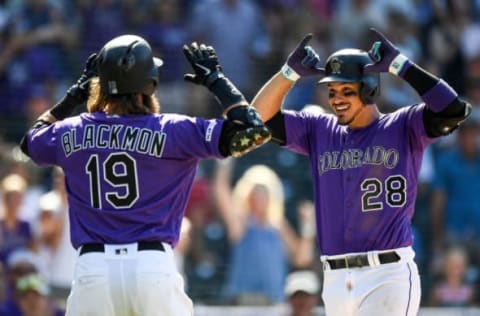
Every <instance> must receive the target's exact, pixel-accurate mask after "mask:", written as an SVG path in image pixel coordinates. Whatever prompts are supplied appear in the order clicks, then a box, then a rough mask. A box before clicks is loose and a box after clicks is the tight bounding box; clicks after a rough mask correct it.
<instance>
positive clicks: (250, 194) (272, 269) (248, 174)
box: [213, 159, 316, 305]
mask: <svg viewBox="0 0 480 316" xmlns="http://www.w3.org/2000/svg"><path fill="white" fill-rule="evenodd" d="M231 162H232V160H231V159H230V160H226V161H221V162H218V163H217V170H216V175H215V177H214V184H213V187H214V198H215V200H216V203H217V207H218V210H219V212H220V214H221V216H222V218H223V220H224V222H225V225H226V227H227V234H228V239H229V241H230V244H231V259H230V265H229V268H228V269H229V270H228V271H227V280H226V287H225V292H224V294H225V295H226V296H227V299H228V300H229V302H230V303H233V304H238V305H267V304H275V303H280V302H283V301H284V286H285V277H286V275H287V273H288V269H289V268H290V265H293V266H305V265H308V264H309V263H311V261H312V260H313V253H314V245H313V239H314V237H315V233H316V231H315V226H314V225H315V224H314V223H315V221H314V219H313V217H314V211H313V206H311V207H310V208H308V207H307V208H305V207H304V206H305V205H302V206H301V207H300V209H301V210H302V213H301V216H300V224H299V226H300V227H301V230H300V231H301V236H297V234H296V232H295V231H294V229H293V228H292V227H291V226H290V224H289V222H288V220H287V219H286V218H285V215H284V195H283V187H282V183H281V180H280V178H279V177H278V175H277V174H276V173H275V172H274V171H273V170H272V169H270V168H269V167H267V166H265V165H254V166H252V167H250V168H249V169H247V170H246V171H245V172H244V173H243V174H242V176H241V178H240V179H239V180H238V181H237V182H236V184H235V186H234V188H233V190H232V191H231V189H230V181H231V176H232V175H231V170H232V167H233V166H232V163H231Z"/></svg>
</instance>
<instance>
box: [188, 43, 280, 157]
mask: <svg viewBox="0 0 480 316" xmlns="http://www.w3.org/2000/svg"><path fill="white" fill-rule="evenodd" d="M183 53H184V55H185V57H186V58H187V60H188V61H189V63H190V64H191V66H192V68H193V71H194V74H190V73H189V74H185V75H184V79H185V80H186V81H189V82H193V83H195V84H200V85H203V86H205V87H207V88H208V89H209V90H210V91H212V93H213V94H214V95H215V97H216V98H217V100H218V101H219V103H220V105H221V106H222V108H223V116H224V117H225V118H226V119H227V120H228V122H226V123H225V126H224V129H223V132H222V140H221V141H222V142H223V144H221V146H223V150H222V152H223V153H224V154H226V155H232V156H233V157H240V156H243V155H244V154H246V153H248V152H250V151H252V150H254V149H256V148H257V147H260V146H261V145H263V144H265V143H266V142H268V141H269V140H270V138H271V132H270V130H269V129H268V128H267V127H266V126H265V125H264V124H263V122H262V119H261V118H260V116H259V114H258V112H257V111H256V110H255V108H253V107H252V106H250V105H249V104H248V102H247V100H246V99H245V97H244V96H243V94H242V93H241V92H240V91H239V90H238V89H237V88H236V87H235V85H234V84H233V83H232V82H231V81H230V80H229V79H228V78H227V77H225V75H224V74H223V72H222V67H221V65H220V63H219V61H218V57H217V54H216V52H215V49H214V48H213V47H212V46H207V45H205V44H200V45H198V44H197V43H195V42H194V43H192V44H190V45H189V46H188V45H184V46H183Z"/></svg>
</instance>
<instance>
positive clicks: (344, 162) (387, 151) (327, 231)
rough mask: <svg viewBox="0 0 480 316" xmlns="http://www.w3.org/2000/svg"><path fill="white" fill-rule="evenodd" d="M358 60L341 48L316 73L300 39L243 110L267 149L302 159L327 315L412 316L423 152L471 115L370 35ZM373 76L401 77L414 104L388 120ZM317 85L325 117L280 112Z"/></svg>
mask: <svg viewBox="0 0 480 316" xmlns="http://www.w3.org/2000/svg"><path fill="white" fill-rule="evenodd" d="M372 32H373V35H374V36H376V38H377V41H375V42H374V43H373V45H372V48H371V49H370V50H369V51H368V52H366V51H363V50H359V49H341V50H339V51H336V52H334V53H333V54H332V55H330V56H329V57H328V59H327V60H326V62H325V65H324V68H322V67H320V66H319V65H320V60H319V57H318V55H317V54H316V53H315V51H314V50H313V49H312V47H311V46H309V45H308V41H309V40H310V39H311V37H312V35H311V34H309V35H307V36H306V37H305V38H304V39H303V40H302V41H301V42H300V43H299V45H298V46H297V47H296V48H295V50H294V51H293V52H292V53H291V54H290V55H289V57H288V59H287V61H286V63H285V64H284V66H283V67H282V69H281V71H279V72H278V73H277V74H275V75H274V76H273V77H272V78H271V79H270V80H269V81H268V82H267V83H266V84H265V85H264V86H263V87H262V89H261V90H260V91H259V92H258V94H257V95H256V97H255V98H254V100H253V102H252V105H254V106H255V107H256V109H257V110H258V112H259V114H260V115H261V117H262V118H263V119H264V120H265V121H267V125H268V126H269V127H270V128H271V130H272V139H273V141H274V142H276V143H278V144H280V145H283V146H284V147H286V148H288V149H291V150H293V151H295V152H297V153H300V154H303V155H307V156H309V157H310V164H311V171H312V177H313V184H314V194H315V207H316V222H317V235H318V242H319V249H320V251H321V261H322V263H323V266H324V272H325V273H324V281H323V282H324V284H323V293H322V298H323V300H324V303H325V309H326V313H327V315H333V316H337V315H342V316H348V315H362V316H372V315H373V316H375V315H378V316H384V315H389V316H397V315H398V316H400V315H402V316H406V315H416V313H417V311H418V309H419V304H420V296H421V293H420V277H419V274H418V270H417V266H416V264H415V262H414V251H413V250H412V242H413V240H412V230H411V219H412V215H413V212H414V205H415V198H416V191H417V178H418V172H419V169H420V164H421V160H422V154H423V152H424V150H425V148H426V146H427V145H429V144H431V143H433V142H435V141H436V140H437V139H438V138H439V137H441V136H444V135H448V134H450V133H451V132H452V131H453V130H455V129H456V128H457V127H458V126H459V125H460V124H461V123H462V122H463V121H464V120H465V119H466V118H467V116H468V115H469V113H470V111H471V106H470V105H469V104H468V103H467V102H465V101H463V100H462V99H460V98H459V97H458V95H457V93H456V92H455V91H454V90H453V89H452V88H451V87H450V86H449V85H448V84H447V83H446V82H444V81H443V80H441V79H439V78H437V77H436V76H434V75H433V74H431V73H428V72H427V71H425V70H424V69H422V68H421V67H420V66H418V65H416V64H415V63H413V62H412V61H411V60H409V59H408V58H407V57H406V56H404V55H403V54H401V53H400V52H399V50H398V49H397V48H396V47H395V46H394V45H393V44H392V43H391V42H390V41H389V40H388V39H387V38H385V36H384V35H383V34H381V33H380V32H378V31H376V30H374V29H372ZM379 73H391V74H393V75H396V76H399V77H400V78H403V79H404V80H405V81H406V82H408V83H409V84H410V85H411V87H412V88H413V89H415V90H416V92H417V93H418V94H419V96H420V97H421V98H422V101H423V102H421V103H419V104H415V105H412V106H406V107H403V108H401V109H399V110H397V111H395V112H393V113H381V112H380V111H379V109H378V107H377V105H376V104H375V100H376V97H377V96H378V94H379ZM307 76H318V77H319V78H321V80H320V83H321V84H322V85H324V86H326V89H328V103H329V106H330V109H331V111H332V112H333V113H332V114H315V113H313V112H307V111H288V110H282V109H281V104H282V99H283V98H284V97H285V95H286V94H287V92H288V91H289V90H290V88H291V87H292V86H293V85H294V83H295V81H296V80H297V79H299V78H300V77H307Z"/></svg>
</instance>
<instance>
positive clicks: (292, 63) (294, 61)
mask: <svg viewBox="0 0 480 316" xmlns="http://www.w3.org/2000/svg"><path fill="white" fill-rule="evenodd" d="M312 37H313V35H312V34H307V35H305V37H304V38H303V40H302V41H301V42H300V43H299V44H298V45H297V46H296V47H295V49H294V50H293V51H292V52H291V53H290V55H288V58H287V62H286V63H285V65H284V66H283V67H282V74H283V75H284V76H285V78H287V79H289V80H292V81H296V80H298V79H299V78H300V77H310V76H322V75H324V74H325V70H324V69H323V68H321V67H320V57H319V56H318V54H317V53H316V52H315V50H314V49H313V48H312V47H311V46H310V45H307V44H308V42H310V40H311V39H312Z"/></svg>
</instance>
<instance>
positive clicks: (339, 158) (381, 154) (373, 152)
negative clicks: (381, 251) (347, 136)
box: [317, 146, 399, 175]
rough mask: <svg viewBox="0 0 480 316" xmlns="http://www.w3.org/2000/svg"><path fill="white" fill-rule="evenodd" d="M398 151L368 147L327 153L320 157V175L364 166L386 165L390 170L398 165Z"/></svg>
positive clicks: (318, 162) (318, 163)
mask: <svg viewBox="0 0 480 316" xmlns="http://www.w3.org/2000/svg"><path fill="white" fill-rule="evenodd" d="M398 158H399V154H398V150H397V149H395V148H388V149H385V148H383V147H381V146H373V147H366V148H365V149H359V148H350V149H345V150H343V151H341V152H340V151H326V152H324V153H322V154H321V155H318V161H317V166H318V173H319V175H322V174H323V173H324V172H326V171H329V170H335V169H350V168H358V167H361V166H363V165H384V166H385V167H386V168H388V169H392V168H394V167H395V166H396V165H397V163H398Z"/></svg>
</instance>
